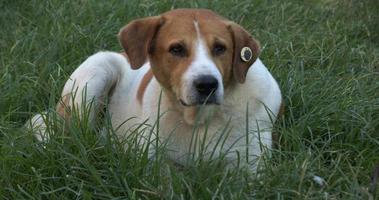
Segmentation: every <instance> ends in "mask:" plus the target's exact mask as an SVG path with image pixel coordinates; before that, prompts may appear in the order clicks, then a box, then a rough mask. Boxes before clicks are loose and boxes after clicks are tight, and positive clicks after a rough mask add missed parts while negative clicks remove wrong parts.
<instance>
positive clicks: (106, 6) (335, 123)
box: [0, 0, 379, 199]
mask: <svg viewBox="0 0 379 200" xmlns="http://www.w3.org/2000/svg"><path fill="white" fill-rule="evenodd" d="M180 7H193V8H209V9H212V10H214V11H216V12H217V13H219V14H221V15H223V16H225V17H227V18H229V19H232V20H234V21H236V22H238V23H240V24H241V25H242V26H244V27H245V28H246V29H247V30H248V31H249V32H251V33H252V34H253V35H254V36H255V37H256V38H257V39H258V40H259V41H260V43H261V45H262V54H261V56H260V57H261V59H262V60H263V62H264V63H265V64H266V66H268V68H269V70H270V71H271V73H272V74H273V76H274V77H275V78H276V79H277V80H278V82H279V85H280V87H281V89H282V93H283V97H284V101H285V104H286V110H285V114H284V117H283V119H281V120H280V121H278V123H277V124H276V129H277V131H278V132H279V133H280V146H279V147H278V148H277V149H275V150H273V151H272V156H271V157H269V156H267V155H266V156H264V157H263V160H264V162H263V163H264V166H263V167H262V169H261V170H259V172H258V173H257V174H249V173H248V172H247V171H245V170H243V169H231V170H227V169H226V168H224V166H223V165H222V164H220V162H218V161H217V159H216V160H212V161H202V160H198V161H195V162H194V164H193V165H190V166H188V167H184V168H180V167H177V166H175V165H174V164H173V163H171V162H168V161H167V160H166V159H165V157H164V153H160V155H159V156H158V157H157V159H155V160H154V161H151V162H150V161H149V160H148V159H147V157H146V154H145V152H144V151H143V149H139V148H138V147H136V146H135V145H134V146H133V142H134V141H133V140H129V141H117V140H112V139H109V138H111V137H112V135H110V136H109V137H108V139H101V137H100V136H99V134H96V133H95V132H96V131H93V130H91V129H90V128H88V127H87V126H86V125H83V124H75V125H73V126H72V127H71V128H70V129H69V131H68V134H61V133H62V131H60V130H56V131H57V135H56V136H54V137H53V138H52V140H51V141H50V142H49V143H47V144H46V145H43V144H41V143H39V142H38V141H36V140H35V139H34V137H33V136H32V134H31V133H30V132H29V131H26V130H25V129H24V128H22V127H23V124H24V123H25V122H26V120H27V119H28V118H30V117H31V116H33V115H34V114H35V113H38V112H43V111H45V110H53V109H54V107H55V104H56V102H58V99H59V94H60V92H61V89H62V87H63V84H64V83H65V80H66V79H67V78H68V76H69V75H70V73H72V72H73V70H74V69H75V68H76V67H77V66H78V65H79V64H80V63H81V62H82V61H84V60H85V59H86V58H87V57H88V56H89V55H91V54H93V53H95V52H97V51H101V50H113V51H121V47H120V45H119V43H118V40H117V37H116V35H117V33H118V31H119V29H120V28H121V27H122V26H123V25H125V24H126V23H128V22H129V21H130V20H132V19H135V18H140V17H145V16H152V15H158V14H159V13H162V12H164V11H167V10H170V9H172V8H180ZM0 25H1V26H0V199H92V198H93V199H375V198H377V199H379V186H378V185H379V183H378V185H375V181H372V180H371V176H372V174H373V171H374V169H375V167H377V166H378V165H379V3H378V2H377V1H376V0H366V1H354V0H335V1H331V0H324V1H316V0H312V1H298V0H289V1H263V0H257V1H247V0H246V1H245V0H241V1H237V0H225V1H217V0H215V1H200V0H199V1H184V0H183V1H181V0H178V1H174V0H173V1H169V0H163V1H149V0H135V1H134V0H131V1H127V0H125V1H116V0H108V1H95V0H81V1H74V0H67V1H60V0H44V1H42V0H27V1H21V0H13V1H12V0H3V1H1V2H0ZM52 126H53V125H52ZM54 126H55V125H54ZM53 128H57V129H59V127H53ZM125 142H126V143H128V144H129V147H130V148H128V149H126V150H124V149H123V148H122V146H123V143H125ZM162 151H164V148H163V147H162ZM315 176H318V177H322V178H323V179H324V182H323V184H321V185H320V184H318V183H317V182H316V181H314V180H313V179H314V177H315ZM375 193H376V195H375Z"/></svg>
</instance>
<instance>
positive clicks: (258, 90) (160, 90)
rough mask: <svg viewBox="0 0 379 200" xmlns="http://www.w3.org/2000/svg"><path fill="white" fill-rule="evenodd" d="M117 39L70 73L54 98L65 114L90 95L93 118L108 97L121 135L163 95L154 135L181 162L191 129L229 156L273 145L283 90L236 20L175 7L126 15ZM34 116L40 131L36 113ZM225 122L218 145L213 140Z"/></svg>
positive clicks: (153, 116) (153, 111) (152, 115)
mask: <svg viewBox="0 0 379 200" xmlns="http://www.w3.org/2000/svg"><path fill="white" fill-rule="evenodd" d="M119 39H120V42H121V45H122V46H123V48H124V49H125V53H115V52H99V53H96V54H95V55H92V56H90V57H89V58H88V59H87V60H86V61H85V62H83V63H82V64H81V65H80V66H79V67H78V68H77V69H76V70H75V71H74V73H73V74H72V75H71V76H70V79H69V80H68V81H67V82H66V85H65V86H64V89H63V92H62V101H61V103H59V104H58V106H57V112H58V113H59V114H60V115H61V116H63V118H65V119H66V120H67V119H68V118H69V117H70V108H72V107H76V108H77V109H81V108H82V107H83V104H88V103H90V102H92V103H94V105H92V106H91V110H90V117H89V120H90V121H95V118H96V116H97V113H98V111H99V110H102V107H103V106H104V102H106V101H105V100H106V99H107V102H108V105H107V109H108V111H109V113H110V116H111V122H112V125H113V127H117V134H118V136H120V137H122V136H127V135H128V133H129V131H128V130H129V128H130V127H131V126H132V125H135V124H136V123H142V122H143V121H145V120H146V119H149V123H150V124H153V123H154V122H155V121H156V120H157V119H158V116H157V114H158V106H159V105H158V104H159V103H160V110H161V114H162V116H161V117H159V119H160V126H159V139H160V140H161V141H163V140H164V141H167V145H168V146H167V147H168V149H169V151H168V155H169V157H170V158H171V159H172V160H173V161H175V162H178V163H181V164H185V161H186V158H187V156H186V155H188V153H189V150H190V149H194V148H190V145H191V141H192V139H193V134H194V132H196V134H198V136H197V138H199V140H200V142H198V143H197V144H203V143H205V144H207V146H208V147H209V149H210V150H209V151H216V155H217V153H223V152H226V151H228V153H227V155H226V158H227V159H228V160H236V159H237V157H239V156H242V155H249V156H250V157H251V158H249V159H250V160H253V159H252V158H253V157H255V158H257V157H259V156H260V155H261V154H262V153H263V151H264V149H270V148H271V146H272V143H273V142H272V141H273V138H272V127H273V123H274V121H275V119H276V118H277V116H278V113H279V110H280V108H281V103H282V97H281V92H280V89H279V87H278V84H277V82H276V81H275V80H274V78H273V77H272V76H271V74H270V72H269V71H268V70H267V69H266V67H265V66H264V65H263V63H262V62H261V61H260V60H259V59H258V55H259V52H260V47H259V44H258V42H257V41H256V40H255V39H254V38H252V36H251V35H250V34H249V33H248V32H247V31H245V30H244V29H243V28H242V27H241V26H239V25H237V24H235V23H233V22H231V21H229V20H226V19H225V18H222V17H220V16H218V15H216V14H215V13H213V12H212V11H209V10H205V9H177V10H172V11H169V12H166V13H164V14H162V15H160V16H154V17H147V18H143V19H137V20H134V21H132V22H130V23H129V24H128V25H126V26H125V27H124V28H122V29H121V31H120V33H119ZM73 91H75V92H76V95H73ZM84 91H85V93H86V95H82V93H83V92H84ZM200 110H201V113H202V114H199V113H200ZM200 115H201V116H200ZM31 121H32V123H33V127H34V128H39V130H40V131H41V130H42V132H43V127H44V126H45V124H44V122H43V120H42V119H41V116H40V115H37V116H35V117H34V118H33V119H32V120H31ZM125 121H127V122H126V123H125ZM227 125H228V130H227V131H226V132H228V136H227V138H225V143H224V145H223V148H219V147H215V146H216V143H217V141H218V139H219V138H220V137H223V136H221V134H223V133H225V131H224V129H225V126H227ZM194 130H196V131H194ZM205 134H207V135H206V136H205ZM42 135H43V133H42ZM38 137H39V138H41V135H38ZM225 137H226V136H225ZM192 144H194V143H192ZM244 160H245V159H244ZM245 163H246V162H245ZM253 166H254V165H253ZM253 168H254V167H253Z"/></svg>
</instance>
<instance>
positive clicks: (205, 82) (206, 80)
mask: <svg viewBox="0 0 379 200" xmlns="http://www.w3.org/2000/svg"><path fill="white" fill-rule="evenodd" d="M194 85H195V88H196V90H197V92H198V93H199V94H200V95H205V96H208V95H210V94H211V93H212V92H213V93H214V92H216V90H217V88H218V81H217V79H216V78H215V77H213V76H211V75H202V76H200V77H198V78H197V79H195V81H194Z"/></svg>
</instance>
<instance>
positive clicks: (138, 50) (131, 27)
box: [118, 16, 164, 69]
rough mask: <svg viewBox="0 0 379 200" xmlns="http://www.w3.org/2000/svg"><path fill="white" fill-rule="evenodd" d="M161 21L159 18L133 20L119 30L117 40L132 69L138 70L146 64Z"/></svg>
mask: <svg viewBox="0 0 379 200" xmlns="http://www.w3.org/2000/svg"><path fill="white" fill-rule="evenodd" d="M163 21H164V20H163V18H162V17H160V16H155V17H146V18H142V19H137V20H133V21H131V22H130V23H129V24H127V25H126V26H124V27H123V28H122V29H121V30H120V32H119V34H118V38H119V40H120V43H121V45H122V47H123V48H124V50H125V53H126V54H127V57H128V60H129V62H130V65H131V67H132V69H138V68H140V67H141V66H142V65H143V64H144V63H145V62H146V59H147V56H148V53H149V52H150V51H151V48H152V45H154V44H153V43H154V37H155V36H156V34H157V32H158V30H159V28H160V26H162V24H163Z"/></svg>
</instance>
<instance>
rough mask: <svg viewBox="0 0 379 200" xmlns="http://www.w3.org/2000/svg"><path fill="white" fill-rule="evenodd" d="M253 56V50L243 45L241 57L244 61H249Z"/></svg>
mask: <svg viewBox="0 0 379 200" xmlns="http://www.w3.org/2000/svg"><path fill="white" fill-rule="evenodd" d="M252 57H253V52H252V51H251V49H250V48H249V47H244V48H242V50H241V59H242V60H243V61H245V62H249V61H250V60H251V58H252Z"/></svg>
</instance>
